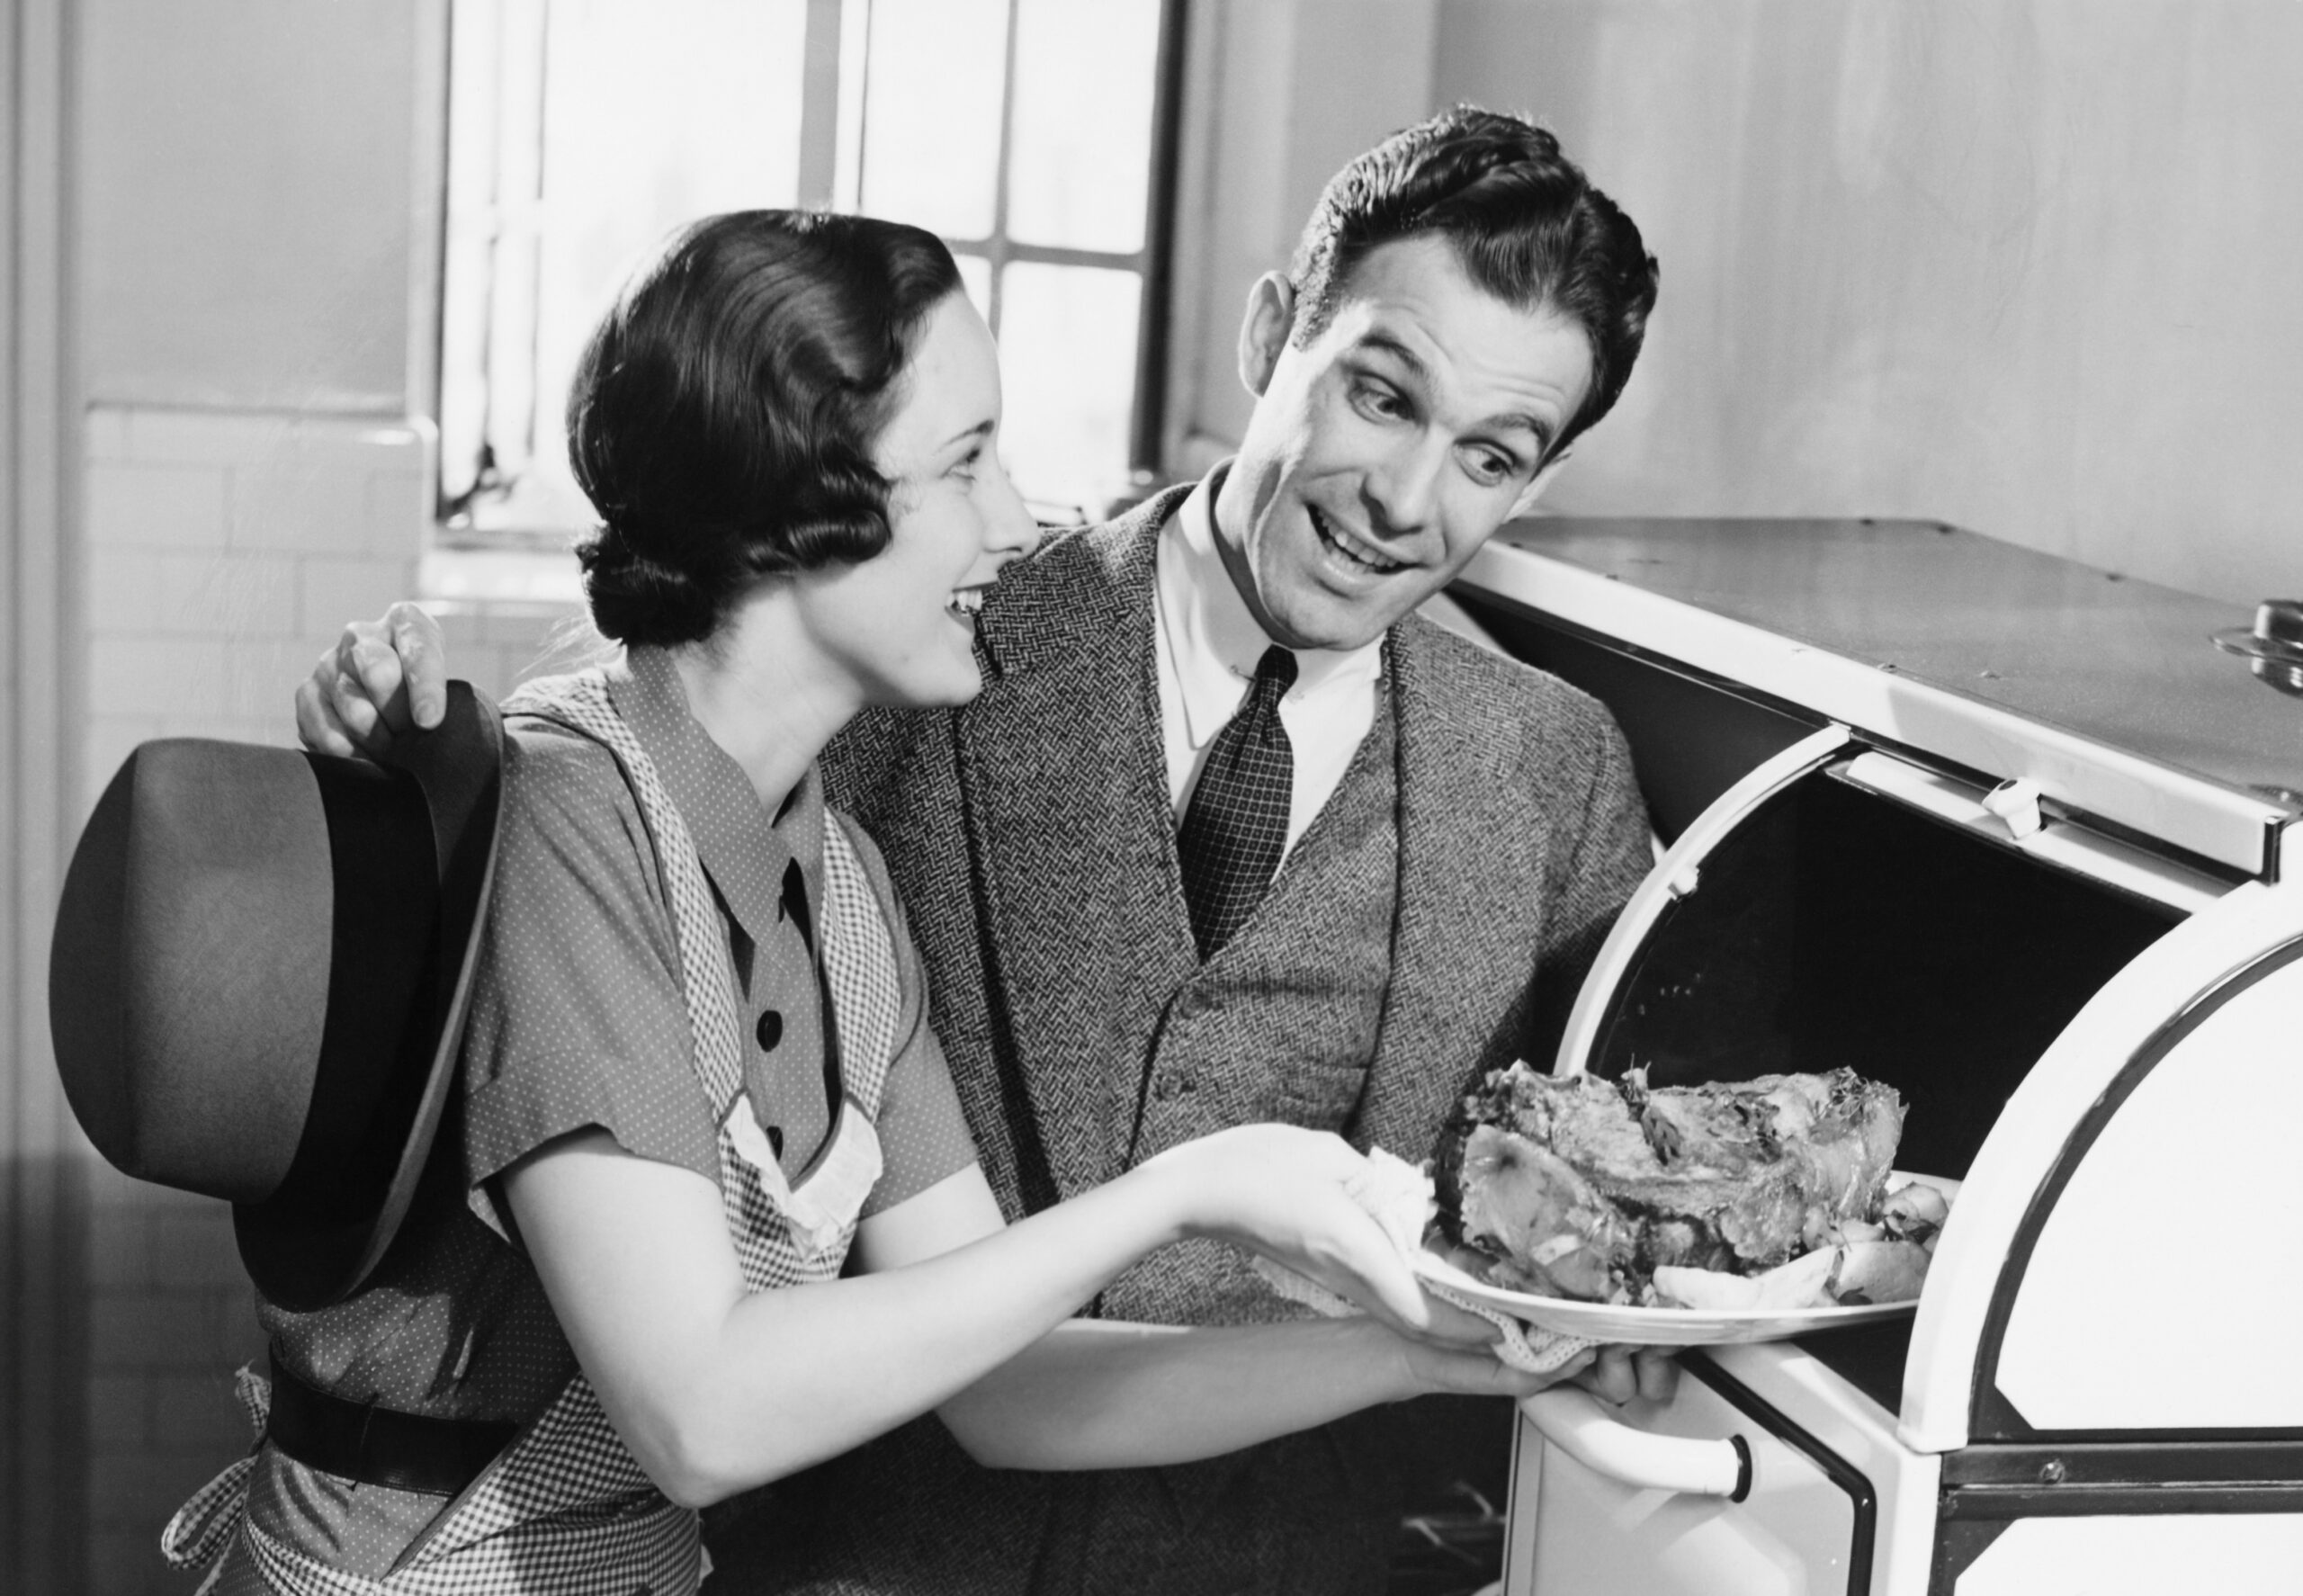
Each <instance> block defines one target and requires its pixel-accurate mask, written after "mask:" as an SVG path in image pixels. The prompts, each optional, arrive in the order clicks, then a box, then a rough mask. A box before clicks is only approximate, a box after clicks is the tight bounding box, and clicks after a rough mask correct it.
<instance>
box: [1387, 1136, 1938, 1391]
mask: <svg viewBox="0 0 2303 1596" xmlns="http://www.w3.org/2000/svg"><path fill="white" fill-rule="evenodd" d="M1914 1179H1916V1180H1921V1181H1923V1182H1925V1183H1926V1184H1927V1185H1929V1186H1932V1187H1933V1188H1936V1189H1937V1190H1938V1191H1940V1192H1941V1193H1942V1194H1943V1196H1944V1199H1945V1200H1946V1201H1952V1200H1956V1199H1957V1197H1958V1194H1959V1183H1958V1181H1957V1180H1946V1179H1941V1178H1940V1177H1939V1176H1935V1175H1917V1176H1914V1175H1908V1174H1905V1173H1904V1171H1903V1170H1895V1172H1894V1173H1893V1174H1891V1175H1890V1176H1889V1177H1888V1189H1889V1190H1891V1191H1892V1190H1894V1189H1895V1188H1896V1187H1899V1186H1902V1185H1904V1183H1905V1182H1907V1181H1911V1180H1914ZM1414 1263H1415V1271H1416V1273H1417V1274H1419V1275H1420V1276H1422V1277H1423V1278H1425V1279H1426V1280H1429V1281H1430V1282H1431V1283H1432V1284H1433V1285H1435V1286H1445V1287H1447V1288H1448V1289H1449V1290H1451V1291H1455V1292H1457V1293H1459V1294H1460V1295H1462V1296H1465V1298H1467V1299H1469V1300H1470V1301H1472V1302H1475V1303H1478V1304H1480V1305H1482V1306H1483V1307H1490V1308H1493V1309H1495V1310H1496V1311H1497V1312H1499V1313H1503V1314H1510V1315H1511V1317H1513V1318H1514V1319H1518V1320H1519V1321H1521V1322H1522V1323H1528V1324H1533V1325H1537V1326H1539V1327H1540V1328H1542V1329H1545V1330H1548V1331H1554V1332H1555V1333H1556V1334H1559V1335H1565V1336H1574V1337H1576V1338H1577V1339H1579V1340H1586V1341H1600V1342H1609V1341H1615V1342H1625V1343H1628V1344H1631V1345H1634V1346H1647V1347H1709V1346H1717V1345H1720V1344H1722V1343H1725V1342H1729V1341H1784V1340H1790V1339H1791V1338H1792V1337H1794V1336H1803V1335H1813V1334H1815V1332H1816V1331H1820V1330H1836V1329H1838V1328H1839V1327H1840V1326H1841V1325H1843V1324H1868V1323H1871V1322H1872V1321H1873V1320H1877V1319H1893V1318H1895V1317H1896V1316H1897V1315H1899V1314H1908V1313H1911V1312H1912V1311H1913V1310H1914V1309H1915V1308H1917V1307H1918V1306H1919V1302H1918V1300H1917V1299H1916V1298H1913V1300H1912V1301H1910V1302H1904V1303H1859V1304H1854V1305H1839V1304H1834V1305H1832V1306H1830V1307H1824V1308H1639V1307H1628V1306H1624V1305H1618V1304H1615V1303H1587V1302H1578V1301H1576V1300H1575V1299H1574V1298H1573V1297H1566V1296H1536V1295H1535V1294H1533V1293H1531V1292H1526V1291H1507V1290H1505V1289H1504V1288H1503V1287H1500V1286H1490V1285H1488V1284H1487V1283H1486V1282H1485V1281H1483V1280H1479V1279H1475V1278H1473V1277H1472V1276H1470V1275H1468V1274H1465V1272H1464V1271H1463V1270H1462V1269H1457V1268H1456V1266H1455V1265H1454V1264H1452V1263H1449V1262H1448V1261H1447V1260H1446V1259H1444V1258H1442V1257H1440V1256H1439V1255H1438V1253H1436V1252H1419V1253H1417V1254H1416V1256H1415V1260H1414Z"/></svg>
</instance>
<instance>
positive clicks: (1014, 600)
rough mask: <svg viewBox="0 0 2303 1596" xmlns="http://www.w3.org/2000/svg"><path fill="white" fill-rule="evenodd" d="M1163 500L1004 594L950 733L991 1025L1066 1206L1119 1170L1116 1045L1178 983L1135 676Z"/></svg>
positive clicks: (1171, 503) (1160, 810) (1120, 1103)
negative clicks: (979, 909)
mask: <svg viewBox="0 0 2303 1596" xmlns="http://www.w3.org/2000/svg"><path fill="white" fill-rule="evenodd" d="M1180 500H1181V495H1180V493H1171V494H1165V495H1161V496H1160V498H1157V499H1154V500H1152V501H1151V503H1149V504H1148V505H1146V506H1144V507H1142V508H1140V509H1139V510H1138V511H1136V512H1135V513H1134V514H1132V515H1130V516H1127V517H1125V518H1124V519H1123V520H1121V521H1119V522H1116V523H1113V524H1111V525H1107V526H1100V527H1095V528H1091V529H1089V530H1088V531H1086V532H1082V533H1073V534H1071V535H1070V536H1068V537H1066V538H1064V539H1062V542H1060V543H1058V544H1057V545H1055V546H1053V547H1052V548H1050V549H1047V550H1045V551H1042V552H1041V553H1040V554H1038V555H1036V556H1035V557H1034V559H1033V560H1030V561H1029V562H1028V563H1027V564H1026V566H1024V567H1021V568H1019V569H1018V570H1017V572H1015V573H1013V574H1011V575H1010V576H1009V577H1008V578H1005V579H1003V581H1002V582H1001V584H1000V586H999V587H998V588H996V589H995V590H994V593H993V596H992V598H991V600H990V602H989V603H987V605H986V606H985V610H984V622H983V627H982V632H981V638H982V642H983V651H984V654H985V656H986V660H987V663H988V664H989V665H990V668H991V670H990V677H991V679H990V681H989V683H988V684H987V686H986V688H985V691H984V692H983V694H982V695H981V696H980V697H979V698H978V699H977V700H976V702H975V703H974V704H971V705H970V706H968V708H967V709H965V710H964V711H963V712H962V713H961V715H960V718H959V739H958V747H959V764H960V782H961V789H962V793H963V799H964V802H965V803H966V809H967V813H966V823H967V825H968V827H969V829H970V831H971V833H972V838H973V841H974V844H975V847H976V851H977V856H978V857H979V858H980V859H981V860H982V862H983V879H982V883H981V888H980V890H981V892H982V894H983V901H984V904H985V908H986V910H987V913H988V915H989V916H990V921H991V924H990V937H989V939H988V940H989V944H990V950H991V952H992V957H993V963H994V966H995V967H994V968H993V969H992V970H991V971H990V972H988V973H989V974H990V979H991V981H992V982H993V984H994V986H995V988H996V990H997V994H998V997H999V1000H1000V1001H1001V1002H1002V1004H1003V1006H1004V1008H1005V1011H1006V1021H1007V1023H1006V1025H1005V1026H1004V1027H998V1028H1001V1029H1004V1030H1005V1031H1006V1032H1007V1042H1008V1045H1011V1046H1012V1047H1013V1048H1014V1056H1015V1058H1016V1059H1017V1061H1018V1063H1019V1064H1020V1071H1019V1073H1020V1074H1021V1076H1022V1078H1023V1080H1024V1083H1025V1088H1026V1094H1027V1095H1028V1097H1029V1098H1030V1100H1031V1106H1032V1112H1033V1116H1034V1118H1035V1121H1036V1123H1037V1126H1038V1131H1039V1136H1040V1141H1041V1144H1042V1145H1043V1146H1044V1148H1045V1149H1046V1150H1047V1154H1048V1161H1049V1165H1050V1169H1051V1171H1052V1173H1053V1175H1054V1177H1055V1182H1056V1186H1057V1188H1058V1191H1059V1192H1060V1194H1061V1195H1062V1196H1065V1197H1070V1196H1071V1195H1073V1194H1075V1193H1077V1192H1079V1191H1080V1190H1083V1189H1085V1188H1088V1187H1090V1186H1094V1185H1097V1184H1099V1183H1101V1182H1102V1181H1104V1180H1107V1179H1110V1178H1111V1177H1112V1176H1113V1175H1115V1174H1116V1173H1117V1172H1118V1167H1117V1161H1118V1160H1119V1159H1120V1158H1121V1157H1122V1156H1124V1152H1123V1144H1122V1143H1121V1140H1120V1136H1121V1134H1122V1132H1123V1131H1124V1127H1125V1125H1126V1123H1127V1122H1128V1116H1130V1115H1131V1114H1132V1113H1133V1108H1134V1104H1133V1101H1132V1100H1128V1099H1132V1092H1133V1080H1134V1076H1133V1074H1132V1073H1131V1072H1130V1070H1131V1067H1132V1066H1133V1067H1137V1068H1140V1065H1141V1063H1142V1061H1141V1059H1140V1058H1136V1057H1134V1056H1133V1050H1130V1049H1127V1048H1126V1047H1125V1045H1124V1043H1123V1039H1124V1038H1125V1037H1127V1036H1149V1035H1151V1034H1152V1032H1153V1028H1154V1027H1155V1026H1156V1009H1157V1008H1158V1006H1159V1005H1160V1003H1161V1002H1162V1001H1163V1000H1164V999H1165V998H1166V996H1167V994H1168V993H1169V992H1170V991H1173V990H1174V988H1175V986H1176V985H1177V983H1178V981H1180V980H1181V979H1183V978H1185V977H1186V976H1187V975H1188V973H1189V971H1190V969H1191V967H1192V964H1191V959H1190V953H1191V942H1190V933H1189V929H1188V925H1187V921H1186V920H1185V918H1184V911H1183V908H1182V901H1181V895H1180V889H1178V888H1176V887H1175V886H1173V884H1172V881H1171V878H1172V877H1173V874H1174V870H1173V866H1172V864H1171V862H1170V861H1171V857H1172V852H1173V847H1174V843H1173V838H1172V836H1171V832H1172V829H1173V822H1172V820H1171V819H1170V818H1169V814H1168V811H1167V808H1166V794H1165V786H1164V784H1163V783H1162V782H1161V781H1160V779H1159V771H1158V769H1157V763H1156V761H1157V758H1158V755H1159V749H1160V742H1159V740H1158V738H1157V737H1156V736H1155V735H1153V725H1152V723H1151V715H1152V713H1153V711H1152V706H1151V704H1150V703H1149V702H1147V696H1148V695H1147V687H1148V677H1147V675H1146V673H1147V672H1148V670H1149V669H1150V664H1149V661H1150V659H1151V623H1152V620H1151V616H1152V610H1151V589H1152V577H1151V572H1152V553H1153V550H1154V547H1155V546H1156V543H1157V539H1158V533H1159V528H1160V525H1161V524H1162V523H1163V522H1164V521H1165V519H1166V516H1167V515H1168V514H1169V512H1171V511H1172V509H1173V507H1175V505H1176V504H1178V503H1179V502H1180ZM1010 583H1013V584H1014V586H1013V587H1010V585H1009V584H1010ZM1146 883H1161V885H1160V888H1159V889H1157V890H1156V891H1153V892H1148V893H1147V891H1146ZM1168 898H1173V899H1174V900H1175V901H1174V902H1173V903H1172V904H1170V903H1169V902H1168V901H1166V900H1167V899H1168ZM1170 919H1172V920H1173V921H1174V922H1175V924H1174V925H1172V926H1171V925H1169V920H1170ZM1178 941H1180V945H1181V953H1182V955H1183V964H1182V966H1181V968H1180V969H1179V970H1178V969H1176V968H1172V967H1171V966H1174V965H1175V963H1176V957H1177V949H1176V946H1175V945H1176V944H1177V943H1178ZM1146 1006H1149V1007H1150V1008H1151V1009H1153V1010H1154V1013H1153V1014H1152V1015H1151V1016H1148V1017H1147V1016H1146V1015H1144V1014H1141V1013H1138V1012H1137V1010H1139V1009H1144V1008H1145V1007H1146Z"/></svg>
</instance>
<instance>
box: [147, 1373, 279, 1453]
mask: <svg viewBox="0 0 2303 1596" xmlns="http://www.w3.org/2000/svg"><path fill="white" fill-rule="evenodd" d="M233 1385H234V1382H233V1378H232V1372H231V1370H229V1369H227V1368H221V1367H219V1368H216V1369H211V1370H207V1371H203V1372H202V1373H200V1374H196V1375H195V1374H183V1375H160V1376H155V1377H154V1379H153V1381H152V1393H151V1401H152V1433H153V1434H154V1435H155V1436H164V1437H166V1445H167V1449H168V1450H170V1451H172V1452H184V1453H191V1454H193V1455H196V1456H221V1457H226V1458H229V1457H231V1456H232V1454H233V1452H234V1450H235V1449H236V1448H237V1449H239V1450H245V1449H246V1448H247V1445H248V1443H249V1442H250V1441H251V1440H253V1439H255V1432H254V1430H252V1428H251V1427H250V1426H249V1424H248V1418H247V1414H246V1412H244V1411H243V1410H242V1409H241V1407H240V1403H239V1398H238V1397H237V1396H236V1395H234V1394H233Z"/></svg>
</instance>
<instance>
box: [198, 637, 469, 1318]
mask: <svg viewBox="0 0 2303 1596" xmlns="http://www.w3.org/2000/svg"><path fill="white" fill-rule="evenodd" d="M382 762H383V763H385V764H388V765H392V766H396V767H399V768H400V769H403V770H406V771H408V773H409V774H410V775H412V776H415V777H416V778H417V785H419V786H421V787H422V788H423V791H424V797H425V803H426V808H427V809H428V811H430V814H431V820H432V830H433V842H434V849H435V856H436V858H437V861H438V868H439V880H440V909H439V935H438V939H437V942H436V944H435V946H436V950H437V951H436V955H435V960H436V963H435V974H434V979H433V984H432V987H431V991H432V993H433V1002H432V1005H431V1009H432V1012H431V1014H430V1015H429V1017H428V1023H429V1026H430V1031H431V1035H430V1041H429V1047H428V1050H427V1053H428V1057H427V1063H426V1066H425V1075H424V1079H423V1081H422V1083H421V1085H420V1088H419V1089H418V1090H417V1093H416V1095H415V1098H414V1106H413V1111H412V1113H411V1114H410V1116H409V1118H408V1124H407V1127H406V1129H405V1131H404V1132H403V1131H401V1130H399V1128H398V1127H396V1126H392V1125H383V1126H380V1127H379V1131H378V1134H388V1135H395V1136H399V1138H400V1148H399V1157H398V1159H397V1161H395V1162H394V1164H393V1169H392V1176H391V1179H390V1184H389V1185H388V1186H387V1187H386V1188H385V1189H384V1190H382V1191H381V1192H380V1193H378V1194H377V1198H376V1201H375V1204H374V1206H373V1207H372V1209H371V1208H369V1207H368V1206H366V1205H365V1204H363V1205H361V1206H360V1208H359V1210H358V1212H357V1213H356V1214H354V1215H349V1216H347V1215H343V1214H341V1213H337V1214H329V1213H325V1212H321V1211H318V1210H317V1209H316V1208H315V1207H314V1206H312V1205H310V1204H308V1203H299V1202H296V1201H294V1200H292V1199H289V1200H282V1199H280V1198H274V1199H272V1200H270V1201H267V1202H263V1203H242V1204H237V1205H235V1206H234V1208H233V1211H232V1220H233V1229H234V1231H235V1233H236V1234H237V1238H238V1241H239V1248H240V1258H241V1261H242V1262H243V1263H245V1264H246V1266H247V1269H248V1273H249V1276H250V1278H253V1279H254V1280H255V1285H256V1288H257V1289H258V1290H259V1291H261V1292H262V1293H263V1294H264V1296H265V1298H266V1299H267V1300H269V1301H271V1302H272V1303H273V1304H275V1305H278V1306H280V1307H282V1308H286V1309H288V1310H289V1311H291V1312H296V1313H309V1312H311V1311H313V1310H315V1309H317V1308H321V1307H326V1306H327V1305H330V1304H332V1303H336V1302H340V1301H342V1300H343V1299H344V1298H345V1296H349V1295H351V1293H352V1292H354V1291H355V1290H357V1289H358V1288H359V1287H360V1285H361V1283H362V1282H363V1281H364V1280H366V1279H367V1278H368V1277H369V1275H370V1274H372V1272H373V1271H374V1269H375V1268H376V1266H377V1264H379V1263H380V1262H381V1261H382V1260H383V1256H384V1254H385V1253H386V1252H387V1251H390V1247H391V1244H392V1242H393V1240H394V1238H395V1237H396V1236H397V1235H398V1234H399V1228H400V1224H401V1222H402V1221H403V1220H405V1219H406V1218H407V1216H408V1208H409V1206H410V1205H411V1204H412V1203H413V1202H414V1200H415V1197H416V1194H417V1188H418V1187H419V1186H420V1185H421V1184H422V1182H423V1179H424V1175H425V1171H426V1166H427V1164H428V1163H429V1162H430V1160H431V1154H432V1151H433V1143H434V1142H435V1139H436V1137H437V1135H438V1134H439V1129H440V1124H441V1120H442V1117H443V1116H444V1112H445V1109H446V1106H447V1101H448V1096H449V1093H450V1091H451V1089H453V1086H454V1083H455V1079H456V1061H457V1057H458V1054H459V1053H460V1052H461V1048H462V1045H463V1031H464V1021H465V1018H466V1017H467V1015H468V1014H469V1011H470V1002H471V986H472V978H473V975H474V973H475V972H476V971H477V969H478V967H479V946H480V940H481V938H480V932H481V929H482V928H484V927H485V926H486V924H487V920H488V903H489V901H490V900H491V898H492V897H493V895H494V891H495V884H496V856H497V832H498V829H499V828H498V821H499V820H500V819H501V810H502V799H503V771H504V731H503V720H502V717H501V715H500V714H499V713H497V708H496V705H495V704H494V703H492V702H491V701H490V700H489V699H488V695H486V694H484V693H481V692H479V691H478V690H477V689H475V688H473V687H472V686H470V684H468V683H465V682H450V683H449V684H448V707H447V713H446V714H445V715H444V718H443V719H442V721H441V722H440V724H439V725H438V726H437V727H435V729H433V730H432V731H427V732H426V733H424V734H423V735H422V736H419V737H402V738H400V739H399V740H398V741H396V742H395V743H394V744H393V745H392V749H391V750H390V753H388V754H387V755H386V756H385V757H384V759H383V761H382Z"/></svg>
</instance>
